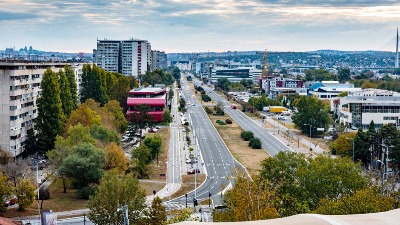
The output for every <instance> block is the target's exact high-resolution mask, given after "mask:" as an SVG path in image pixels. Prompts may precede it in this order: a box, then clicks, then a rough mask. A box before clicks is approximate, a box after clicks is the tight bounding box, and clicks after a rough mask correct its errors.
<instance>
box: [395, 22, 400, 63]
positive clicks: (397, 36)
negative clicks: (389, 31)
mask: <svg viewBox="0 0 400 225" xmlns="http://www.w3.org/2000/svg"><path fill="white" fill-rule="evenodd" d="M394 67H396V68H399V28H397V34H396V60H395V63H394Z"/></svg>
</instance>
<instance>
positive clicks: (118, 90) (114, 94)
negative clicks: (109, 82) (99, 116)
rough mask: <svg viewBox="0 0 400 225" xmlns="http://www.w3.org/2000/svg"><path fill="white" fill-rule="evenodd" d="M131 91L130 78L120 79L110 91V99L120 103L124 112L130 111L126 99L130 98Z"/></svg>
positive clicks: (123, 77)
mask: <svg viewBox="0 0 400 225" xmlns="http://www.w3.org/2000/svg"><path fill="white" fill-rule="evenodd" d="M130 90H131V87H130V82H129V78H128V77H125V76H120V77H118V79H117V81H116V82H115V84H114V85H113V86H112V87H111V89H110V94H109V96H110V99H113V100H116V101H118V102H119V105H120V106H121V107H122V108H123V111H124V112H126V111H127V110H128V106H127V102H126V99H127V98H128V93H129V91H130Z"/></svg>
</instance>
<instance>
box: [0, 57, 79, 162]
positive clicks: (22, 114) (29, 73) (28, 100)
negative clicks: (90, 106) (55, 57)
mask: <svg viewBox="0 0 400 225" xmlns="http://www.w3.org/2000/svg"><path fill="white" fill-rule="evenodd" d="M66 64H67V63H54V62H0V99H1V101H0V147H1V148H2V149H4V150H6V151H9V152H10V153H11V155H13V156H14V157H15V156H17V155H19V154H21V153H22V152H23V151H24V149H23V143H24V141H25V140H26V135H27V132H28V130H29V129H33V128H34V119H35V118H36V117H37V115H38V108H37V105H36V102H37V98H38V97H39V95H40V93H41V87H40V84H41V82H42V77H43V73H44V71H45V70H46V69H47V68H48V67H50V68H51V69H52V70H53V71H54V72H58V71H59V70H60V69H63V68H64V66H65V65H66ZM71 67H72V69H73V70H74V72H75V79H76V80H77V84H78V90H79V84H80V80H81V78H80V77H81V74H82V63H79V64H78V63H75V64H74V63H72V64H71Z"/></svg>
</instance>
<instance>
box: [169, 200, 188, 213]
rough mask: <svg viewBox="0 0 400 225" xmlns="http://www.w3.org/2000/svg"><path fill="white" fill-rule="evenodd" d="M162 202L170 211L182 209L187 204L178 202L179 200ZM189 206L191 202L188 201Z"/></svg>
mask: <svg viewBox="0 0 400 225" xmlns="http://www.w3.org/2000/svg"><path fill="white" fill-rule="evenodd" d="M162 204H163V205H164V206H165V209H166V210H167V211H170V210H181V209H184V208H186V205H185V204H182V203H178V202H163V203H162ZM188 207H190V204H189V202H188Z"/></svg>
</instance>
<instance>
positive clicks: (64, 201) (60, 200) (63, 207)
mask: <svg viewBox="0 0 400 225" xmlns="http://www.w3.org/2000/svg"><path fill="white" fill-rule="evenodd" d="M49 192H50V199H49V200H45V201H44V202H43V209H49V210H50V209H51V210H52V211H53V212H62V211H70V210H76V209H84V208H87V207H86V202H87V200H85V199H80V198H78V197H77V196H76V192H77V190H76V189H71V188H68V189H67V193H63V186H62V183H61V181H60V180H59V179H57V180H56V181H55V182H53V183H52V184H51V185H50V186H49ZM33 215H38V201H37V200H35V201H34V202H33V204H32V205H31V206H29V207H28V208H27V209H26V210H25V211H24V212H19V211H18V208H12V209H7V211H6V212H1V213H0V216H2V217H7V218H14V217H25V216H33Z"/></svg>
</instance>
